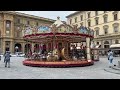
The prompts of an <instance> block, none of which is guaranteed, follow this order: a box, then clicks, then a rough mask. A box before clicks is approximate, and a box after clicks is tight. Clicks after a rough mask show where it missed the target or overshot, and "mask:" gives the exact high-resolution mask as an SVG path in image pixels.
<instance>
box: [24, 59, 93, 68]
mask: <svg viewBox="0 0 120 90" xmlns="http://www.w3.org/2000/svg"><path fill="white" fill-rule="evenodd" d="M93 64H94V61H92V60H91V61H87V60H84V61H57V62H45V61H35V60H29V59H26V60H24V61H23V65H26V66H31V67H52V68H53V67H57V68H65V67H84V66H90V65H93Z"/></svg>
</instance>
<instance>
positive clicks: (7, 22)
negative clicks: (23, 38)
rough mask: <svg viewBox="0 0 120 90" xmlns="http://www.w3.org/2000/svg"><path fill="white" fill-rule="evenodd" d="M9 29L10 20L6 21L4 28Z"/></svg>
mask: <svg viewBox="0 0 120 90" xmlns="http://www.w3.org/2000/svg"><path fill="white" fill-rule="evenodd" d="M10 27H11V21H10V20H6V28H10Z"/></svg>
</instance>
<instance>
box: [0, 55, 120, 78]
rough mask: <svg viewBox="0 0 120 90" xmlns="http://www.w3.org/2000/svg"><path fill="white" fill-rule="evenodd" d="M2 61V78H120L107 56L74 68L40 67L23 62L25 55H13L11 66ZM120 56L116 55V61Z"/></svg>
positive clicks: (0, 71)
mask: <svg viewBox="0 0 120 90" xmlns="http://www.w3.org/2000/svg"><path fill="white" fill-rule="evenodd" d="M3 59H4V58H3V57H2V60H1V61H0V79H120V75H119V74H115V73H110V72H107V71H105V70H104V69H108V60H107V57H101V58H100V61H98V62H95V63H94V65H93V66H87V67H73V68H38V67H28V66H24V65H23V64H22V61H23V60H24V58H23V57H11V68H5V67H4V62H3V61H4V60H3ZM119 59H120V57H115V58H114V61H115V63H117V62H118V60H119ZM119 72H120V71H119Z"/></svg>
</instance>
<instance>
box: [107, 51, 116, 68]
mask: <svg viewBox="0 0 120 90" xmlns="http://www.w3.org/2000/svg"><path fill="white" fill-rule="evenodd" d="M108 60H109V68H111V67H112V66H116V65H115V64H114V63H113V52H112V51H111V50H109V51H108Z"/></svg>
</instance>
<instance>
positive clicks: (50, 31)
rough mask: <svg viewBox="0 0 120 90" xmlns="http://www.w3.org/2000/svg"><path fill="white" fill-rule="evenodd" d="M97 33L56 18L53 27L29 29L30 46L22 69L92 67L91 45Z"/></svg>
mask: <svg viewBox="0 0 120 90" xmlns="http://www.w3.org/2000/svg"><path fill="white" fill-rule="evenodd" d="M93 36H94V31H93V30H91V29H90V28H87V27H84V26H80V27H78V26H77V25H74V26H73V27H72V26H70V25H68V24H66V23H64V22H62V21H61V20H60V17H57V20H56V21H55V23H54V24H53V25H51V26H48V25H40V26H38V27H31V26H27V27H26V28H25V30H24V40H25V41H26V42H27V44H28V46H27V50H26V59H25V60H24V61H23V65H26V66H33V67H80V66H90V65H93V64H94V62H93V60H91V48H90V42H91V40H92V39H93Z"/></svg>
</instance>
